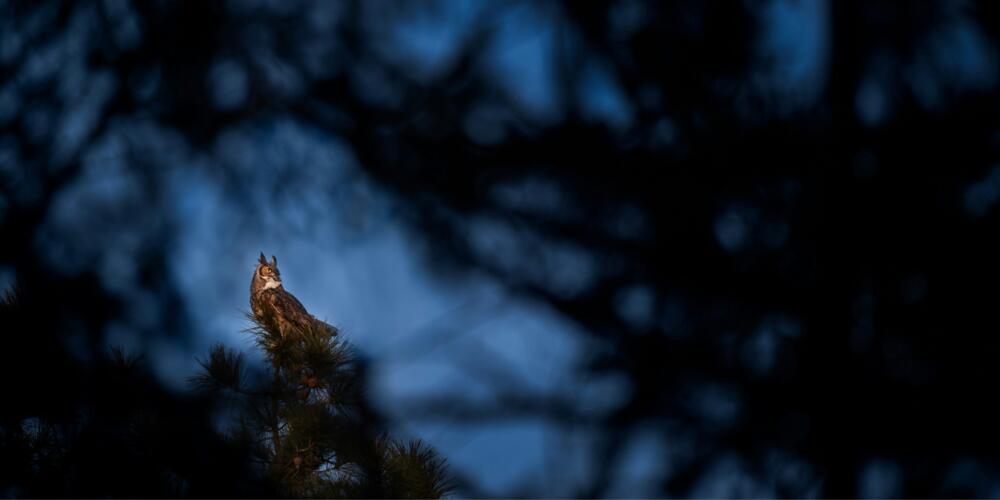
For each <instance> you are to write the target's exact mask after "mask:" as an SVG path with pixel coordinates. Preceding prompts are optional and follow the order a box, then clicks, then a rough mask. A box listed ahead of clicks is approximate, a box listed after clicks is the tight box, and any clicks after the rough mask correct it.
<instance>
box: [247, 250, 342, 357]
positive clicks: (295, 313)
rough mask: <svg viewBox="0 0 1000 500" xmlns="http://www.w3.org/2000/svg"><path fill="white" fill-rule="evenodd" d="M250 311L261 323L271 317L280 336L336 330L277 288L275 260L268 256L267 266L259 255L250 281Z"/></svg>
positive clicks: (276, 265) (279, 279)
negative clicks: (307, 331)
mask: <svg viewBox="0 0 1000 500" xmlns="http://www.w3.org/2000/svg"><path fill="white" fill-rule="evenodd" d="M250 309H251V310H252V311H253V316H254V318H255V319H256V320H257V321H258V322H260V323H262V324H265V323H266V322H267V321H269V320H268V319H267V318H273V321H274V322H275V326H277V329H278V333H279V334H280V335H281V336H282V337H284V336H285V335H287V334H288V332H290V331H292V330H293V329H295V328H298V329H300V330H301V329H307V328H310V327H312V328H316V327H319V328H322V329H325V330H326V331H328V332H329V333H330V335H336V334H337V329H336V328H334V327H332V326H330V325H328V324H326V323H324V322H322V321H320V320H318V319H316V318H315V317H313V315H311V314H309V312H308V311H306V308H305V307H304V306H303V305H302V303H301V302H299V301H298V299H296V298H295V296H294V295H292V294H290V293H288V292H287V291H286V290H285V288H284V287H283V286H282V285H281V273H280V272H279V271H278V259H277V258H276V257H275V256H273V255H272V256H271V262H270V263H268V262H267V259H265V258H264V253H263V252H261V254H260V258H259V259H258V262H257V269H255V270H254V272H253V278H252V279H251V280H250Z"/></svg>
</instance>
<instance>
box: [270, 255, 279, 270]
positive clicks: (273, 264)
mask: <svg viewBox="0 0 1000 500" xmlns="http://www.w3.org/2000/svg"><path fill="white" fill-rule="evenodd" d="M271 267H273V268H275V269H277V268H278V258H277V257H275V256H273V255H272V256H271Z"/></svg>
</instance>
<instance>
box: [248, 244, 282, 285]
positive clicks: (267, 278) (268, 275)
mask: <svg viewBox="0 0 1000 500" xmlns="http://www.w3.org/2000/svg"><path fill="white" fill-rule="evenodd" d="M253 278H254V282H260V283H262V284H263V285H264V286H265V288H271V287H274V286H277V285H280V284H281V272H279V271H278V259H277V257H275V256H273V255H272V256H271V262H268V261H267V259H265V258H264V252H261V253H260V258H259V259H258V260H257V269H256V270H254V274H253ZM268 285H270V286H268Z"/></svg>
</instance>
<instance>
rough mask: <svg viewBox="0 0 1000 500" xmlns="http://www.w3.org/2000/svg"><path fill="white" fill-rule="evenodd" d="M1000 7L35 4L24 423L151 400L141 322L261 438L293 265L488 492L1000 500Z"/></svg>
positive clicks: (398, 403)
mask: <svg viewBox="0 0 1000 500" xmlns="http://www.w3.org/2000/svg"><path fill="white" fill-rule="evenodd" d="M998 15H1000V4H997V3H995V2H991V1H982V2H974V1H955V2H944V1H930V2H920V3H909V2H891V1H864V2H850V1H839V0H838V1H833V0H776V1H751V0H747V1H742V2H741V1H734V2H704V1H701V0H697V1H696V0H679V1H674V2H653V1H642V0H616V1H597V2H572V1H565V2H559V1H549V0H538V1H485V0H484V1H473V0H469V1H464V0H416V1H392V0H367V1H353V2H351V1H346V2H341V1H292V0H273V1H270V0H234V1H217V2H200V1H197V2H195V1H192V2H173V1H170V2H168V1H130V0H107V1H103V0H102V1H63V2H58V1H39V2H16V1H3V2H0V240H2V243H0V287H3V288H5V289H6V288H9V287H13V286H14V285H15V284H16V285H17V286H20V287H21V289H22V290H23V293H25V294H26V295H28V296H32V297H35V298H36V300H35V302H34V303H35V304H36V305H35V306H34V309H33V310H34V311H35V312H36V313H37V314H36V315H35V318H34V319H33V321H34V323H32V327H31V328H30V329H28V330H25V329H24V328H23V327H20V328H18V329H14V328H10V325H7V327H8V328H4V326H3V325H0V328H4V329H5V330H6V331H4V332H2V335H3V337H4V338H3V342H4V347H3V351H4V352H3V354H2V355H0V365H2V366H0V379H2V380H3V382H2V389H3V391H4V399H5V400H4V401H3V403H2V404H0V406H2V407H3V408H4V409H3V410H0V414H2V415H0V430H2V432H0V436H6V435H12V434H11V433H13V432H14V429H21V430H24V429H25V428H27V427H31V426H33V425H34V426H37V425H38V423H39V422H44V421H46V420H47V419H48V420H51V419H59V418H63V419H66V418H70V417H72V416H74V415H79V414H81V412H82V413H83V414H88V415H90V414H92V413H93V408H95V407H100V404H97V403H95V401H106V400H107V401H117V403H115V404H125V403H122V402H121V400H122V399H125V400H128V398H131V397H136V398H138V397H139V396H137V395H134V396H129V395H128V394H132V393H130V392H122V393H118V392H112V389H111V388H109V387H108V386H107V385H106V384H104V383H103V382H102V380H104V379H102V378H101V376H100V375H99V374H100V373H103V372H102V370H104V369H105V368H106V366H105V365H107V364H108V363H109V361H108V360H109V354H108V352H109V351H108V347H109V346H112V345H114V346H121V347H122V348H124V349H125V350H126V351H127V352H132V353H142V354H144V356H145V358H144V363H145V364H146V366H147V367H148V373H147V378H145V379H143V380H145V382H144V383H145V384H146V385H144V386H143V387H145V389H143V394H144V396H142V397H149V398H153V399H151V400H150V401H151V402H149V403H148V404H149V405H150V408H153V409H154V411H160V409H162V408H175V409H176V408H184V410H183V411H181V410H177V411H176V412H175V413H170V412H166V413H165V414H169V415H172V417H170V418H165V419H164V427H165V428H170V426H172V425H174V424H176V423H177V422H178V421H185V422H187V424H185V425H188V426H189V427H190V428H191V429H202V427H203V425H202V424H203V423H204V422H209V423H210V427H211V428H212V429H217V430H219V429H221V428H223V427H224V426H225V422H224V420H225V419H224V418H221V417H219V416H218V415H214V416H213V415H208V416H206V417H205V418H204V419H202V415H201V414H200V413H198V412H199V411H202V410H203V409H202V407H200V406H197V405H193V406H190V407H187V406H181V407H178V406H177V405H184V404H188V403H185V401H188V399H186V398H188V397H189V396H188V395H187V394H188V393H189V392H190V386H189V384H188V383H187V378H188V377H189V376H191V375H192V374H194V373H196V372H197V370H198V369H199V365H198V362H197V359H199V357H204V356H205V354H206V353H207V351H208V348H209V346H211V345H212V344H214V343H218V342H222V343H224V344H226V345H227V346H230V347H233V348H235V349H238V350H241V351H243V352H245V353H246V354H247V356H248V357H249V359H250V360H251V361H252V362H253V363H255V364H257V365H258V366H261V363H262V357H261V355H260V353H258V352H256V351H255V348H254V346H253V344H252V340H251V339H250V338H248V335H247V334H246V333H243V329H244V328H246V327H247V326H249V325H248V323H247V320H246V318H245V316H244V313H245V311H246V310H247V309H248V293H249V291H248V290H249V283H250V274H251V272H252V270H253V267H254V263H255V260H256V257H257V254H258V252H260V251H263V252H265V253H266V254H267V255H269V256H270V255H272V254H273V255H276V256H277V259H278V263H279V267H280V269H281V271H282V275H283V278H284V282H285V286H286V288H287V289H289V290H290V291H291V292H292V293H294V294H295V295H296V296H297V297H298V298H299V299H300V300H301V301H302V302H303V303H304V304H305V305H306V307H307V308H308V309H309V310H310V311H311V312H312V313H313V314H315V315H316V316H318V317H320V318H322V319H325V320H326V321H328V322H330V323H332V324H335V325H337V326H338V327H339V328H340V329H341V331H343V332H344V334H345V336H346V337H347V338H348V339H349V340H350V341H351V342H352V343H353V344H354V345H355V346H356V347H357V349H358V351H359V353H361V355H362V356H363V357H364V359H365V360H366V365H365V366H366V374H367V375H366V377H367V378H366V380H367V381H368V387H369V394H370V395H371V397H372V400H373V404H374V406H375V408H377V410H378V411H379V413H380V414H381V416H382V418H384V421H385V424H386V425H387V426H388V427H389V428H390V429H391V432H392V433H393V434H394V435H397V436H399V437H403V438H420V439H423V440H425V441H426V442H428V443H429V444H431V445H432V446H434V447H435V448H436V449H437V450H438V451H439V452H440V453H441V454H442V455H444V456H445V457H446V458H447V459H448V460H449V463H450V464H451V468H452V471H453V472H454V473H455V475H456V477H457V478H458V484H459V487H458V489H457V490H456V494H457V495H459V496H532V497H537V496H541V497H567V496H585V497H593V496H600V497H607V496H610V497H616V496H618V497H620V496H628V497H646V496H682V497H778V496H780V497H786V496H792V497H815V496H822V497H854V496H862V497H924V496H932V497H952V496H972V497H998V496H1000V468H998V467H1000V432H998V430H997V422H1000V412H998V411H997V410H996V409H995V404H994V403H995V401H994V400H995V398H996V395H997V389H996V387H997V381H998V377H1000V369H998V367H1000V362H998V355H1000V316H998V314H997V311H1000V308H998V306H997V296H998V293H997V290H998V289H1000V286H998V283H1000V279H998V278H1000V260H998V259H1000V258H998V256H1000V239H998V234H1000V233H998V230H1000V227H998V224H997V221H998V219H997V215H998V211H997V208H996V206H995V205H996V204H997V202H998V201H1000V162H998V160H1000V120H998V118H1000V106H998V105H1000V100H998V95H997V92H996V90H997V83H998V82H997V79H998V65H997V63H998V59H997V55H998V52H997V51H998V38H997V37H998V34H1000V33H998V29H1000V23H998V21H1000V18H998ZM41 298H43V299H44V300H41ZM117 390H119V389H114V391H117ZM150 394H154V395H155V397H153V396H149V395H150ZM126 402H128V401H126ZM101 404H105V403H101ZM108 404H110V403H108ZM192 404H193V403H192ZM164 411H165V410H164ZM88 412H91V413H88ZM97 413H98V414H99V413H100V412H97ZM92 418H99V417H92ZM171 419H173V420H171ZM110 428H112V427H109V429H110ZM210 430H211V429H210ZM185 432H186V433H185V435H187V436H202V434H198V432H202V431H198V432H195V431H190V430H189V431H185ZM191 439H195V438H191ZM198 439H208V438H198ZM0 441H2V439H0ZM98 441H100V440H98ZM179 442H183V439H181V440H180V441H179ZM199 443H200V445H199ZM195 444H196V445H197V446H195V448H197V449H200V450H201V453H202V454H203V455H204V457H202V460H209V458H211V457H214V456H213V455H211V451H212V450H214V448H211V447H209V446H207V445H204V442H198V443H195ZM219 446H222V445H219ZM98 447H99V446H98ZM94 449H96V448H94ZM7 451H10V450H7ZM91 451H92V452H93V453H98V452H96V451H93V450H91ZM8 456H13V455H8ZM81 456H87V455H85V454H84V455H81ZM97 456H101V455H97ZM206 457H209V458H206ZM212 460H214V458H212ZM195 461H196V462H197V460H195ZM81 462H83V460H81ZM92 462H93V461H92ZM96 462H97V465H94V463H91V464H90V465H89V467H91V469H86V468H83V469H80V470H81V471H83V472H79V474H80V478H83V477H87V478H90V479H88V480H84V479H80V478H78V479H76V480H77V481H78V483H74V484H77V486H79V485H83V486H86V488H90V489H86V488H84V489H78V490H73V489H69V490H61V491H64V492H65V491H83V492H91V493H96V494H99V496H100V494H109V493H108V492H110V494H115V493H116V492H117V493H119V494H122V493H123V492H124V494H126V495H128V494H135V493H136V492H137V491H138V492H140V493H141V491H142V490H128V489H124V490H116V489H115V487H114V486H113V485H114V484H118V483H116V481H118V482H121V483H126V482H128V481H129V479H128V478H126V477H123V476H122V475H120V474H119V472H120V471H116V470H114V469H115V467H117V465H115V464H116V463H117V462H115V461H114V459H112V458H108V457H106V456H104V457H103V458H102V459H101V460H97V461H96ZM7 465H10V463H8V464H7ZM22 465H23V464H22ZM126 466H127V464H122V467H126ZM80 467H83V466H82V465H81V466H80ZM102 467H103V469H102ZM206 467H218V463H217V461H216V462H212V463H208V464H207V465H206ZM105 469H107V470H105ZM122 470H124V469H122ZM37 474H38V470H33V469H31V468H30V466H29V467H27V468H23V467H22V468H17V467H5V468H4V471H3V472H2V473H0V488H2V489H0V491H3V492H5V493H6V495H7V496H18V495H24V494H26V493H30V492H32V491H44V490H32V489H31V488H33V487H34V486H32V484H34V483H31V481H32V480H31V479H30V478H32V477H36V476H37ZM109 484H110V485H112V486H108V485H109ZM36 486H37V485H36ZM220 488H221V486H220ZM209 492H210V493H214V494H233V492H232V490H225V489H219V490H209ZM253 493H254V492H253V491H243V492H242V493H240V494H244V495H252V494H253Z"/></svg>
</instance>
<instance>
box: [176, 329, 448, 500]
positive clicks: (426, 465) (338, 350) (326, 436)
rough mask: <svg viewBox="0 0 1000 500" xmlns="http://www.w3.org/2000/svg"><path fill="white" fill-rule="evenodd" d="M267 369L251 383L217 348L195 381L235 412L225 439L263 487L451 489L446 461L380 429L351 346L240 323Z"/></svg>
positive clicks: (327, 493)
mask: <svg viewBox="0 0 1000 500" xmlns="http://www.w3.org/2000/svg"><path fill="white" fill-rule="evenodd" d="M248 318H249V319H250V320H251V321H252V322H253V324H254V326H253V327H252V328H251V329H249V330H248V332H249V333H250V334H252V335H253V336H254V338H255V340H256V344H257V346H258V347H259V348H261V349H263V351H264V352H265V354H266V359H267V361H268V363H269V367H268V376H267V377H266V380H265V381H263V382H258V383H249V382H248V380H247V378H248V377H247V375H246V370H245V366H244V362H243V358H242V355H240V354H239V353H237V352H234V351H232V350H230V349H227V348H226V347H224V346H222V345H216V346H215V347H213V348H212V350H211V351H210V354H209V357H208V359H206V360H203V361H201V364H202V366H203V367H204V371H203V373H201V374H199V375H198V376H196V377H195V378H194V379H193V382H194V384H195V385H196V386H198V387H200V388H201V389H202V390H204V391H207V392H211V393H216V394H218V395H219V396H233V397H226V398H220V400H222V399H226V400H229V401H233V402H235V403H236V404H237V405H238V407H237V408H238V410H237V412H238V417H237V421H238V424H237V425H236V426H235V428H236V430H235V431H234V432H232V435H231V438H232V439H233V440H235V441H237V442H240V443H242V444H244V445H246V446H249V447H250V448H251V449H252V450H253V452H254V455H255V457H256V459H257V460H258V463H259V465H260V467H261V470H262V472H263V474H264V475H265V477H266V479H267V481H268V483H269V484H270V485H271V487H273V488H274V489H275V491H278V492H280V493H281V494H284V495H285V496H288V497H299V498H317V497H322V498H358V497H388V498H440V497H441V496H443V495H445V494H446V493H448V491H449V490H450V489H451V485H450V484H451V481H450V479H449V476H448V473H447V470H446V465H445V461H444V460H443V459H442V458H440V457H439V456H438V454H437V453H436V452H435V451H434V450H433V449H431V448H429V447H428V446H426V445H424V444H422V443H421V442H419V441H414V442H409V443H403V442H400V441H397V440H394V439H392V438H390V437H389V436H388V435H387V434H386V433H385V432H384V431H382V430H381V429H379V428H378V425H377V423H376V420H375V419H374V418H373V417H372V412H371V411H370V410H369V409H368V406H367V405H366V403H365V401H366V399H365V398H364V397H363V394H362V384H361V376H360V372H361V367H360V366H359V363H358V362H357V357H356V356H355V355H354V354H353V353H352V350H351V347H350V346H349V344H348V343H347V342H345V341H343V340H341V339H340V337H339V336H337V337H335V336H332V335H331V334H330V332H329V330H327V329H326V328H323V327H320V326H316V327H315V328H313V327H310V328H300V329H295V330H293V331H290V332H286V333H285V335H282V334H281V332H280V330H279V329H278V326H277V323H276V321H274V318H272V317H263V318H255V317H254V316H253V315H248Z"/></svg>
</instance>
